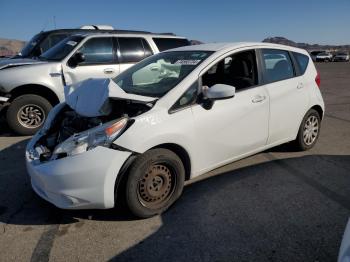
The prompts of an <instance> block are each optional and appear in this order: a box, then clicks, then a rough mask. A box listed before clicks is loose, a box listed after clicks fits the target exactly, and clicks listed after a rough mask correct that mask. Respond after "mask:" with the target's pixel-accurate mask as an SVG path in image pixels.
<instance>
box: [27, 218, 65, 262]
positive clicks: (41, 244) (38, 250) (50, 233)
mask: <svg viewBox="0 0 350 262" xmlns="http://www.w3.org/2000/svg"><path fill="white" fill-rule="evenodd" d="M59 227H60V224H55V225H50V226H49V228H48V229H47V230H46V231H45V232H44V233H43V234H42V235H41V237H40V239H39V241H38V243H37V244H36V246H35V248H34V251H33V253H32V257H31V259H30V261H32V262H34V261H35V262H37V261H40V262H44V261H49V260H50V253H51V249H52V246H53V242H54V241H55V237H56V233H57V231H58V229H59Z"/></svg>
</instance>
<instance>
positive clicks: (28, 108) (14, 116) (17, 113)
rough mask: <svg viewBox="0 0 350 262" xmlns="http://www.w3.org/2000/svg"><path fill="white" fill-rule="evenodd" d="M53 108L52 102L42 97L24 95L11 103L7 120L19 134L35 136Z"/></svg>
mask: <svg viewBox="0 0 350 262" xmlns="http://www.w3.org/2000/svg"><path fill="white" fill-rule="evenodd" d="M51 108H52V105H51V104H50V102H49V101H48V100H46V99H45V98H43V97H41V96H38V95H22V96H19V97H17V98H15V99H14V100H13V101H12V102H11V104H10V106H9V107H8V109H7V112H6V120H7V123H8V125H9V127H10V128H11V129H12V130H13V131H14V132H16V133H17V134H19V135H33V134H35V133H36V132H37V131H38V130H39V129H40V128H41V126H42V124H43V123H44V122H45V120H46V118H47V115H48V113H49V111H50V110H51ZM23 117H24V118H25V119H27V120H25V119H24V118H23ZM26 123H27V124H26Z"/></svg>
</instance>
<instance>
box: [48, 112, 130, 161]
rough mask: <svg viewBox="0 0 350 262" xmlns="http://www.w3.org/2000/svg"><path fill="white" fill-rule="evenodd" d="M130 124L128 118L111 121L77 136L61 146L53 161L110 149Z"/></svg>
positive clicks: (56, 150)
mask: <svg viewBox="0 0 350 262" xmlns="http://www.w3.org/2000/svg"><path fill="white" fill-rule="evenodd" d="M127 123H128V119H127V118H122V119H120V120H118V121H111V122H108V123H105V124H103V125H100V126H97V127H95V128H92V129H89V130H86V131H84V132H81V133H78V134H75V135H73V136H71V137H70V138H68V139H67V140H66V141H64V142H62V143H61V144H59V145H58V146H57V147H56V148H55V150H54V152H53V159H56V158H57V157H59V156H60V155H61V156H62V155H64V156H73V155H77V154H80V153H83V152H86V151H88V150H91V149H93V148H95V147H97V146H104V147H109V146H110V145H111V144H112V142H113V141H114V140H115V139H116V138H117V137H118V136H119V135H120V134H121V133H122V132H123V130H124V129H125V128H126V126H127Z"/></svg>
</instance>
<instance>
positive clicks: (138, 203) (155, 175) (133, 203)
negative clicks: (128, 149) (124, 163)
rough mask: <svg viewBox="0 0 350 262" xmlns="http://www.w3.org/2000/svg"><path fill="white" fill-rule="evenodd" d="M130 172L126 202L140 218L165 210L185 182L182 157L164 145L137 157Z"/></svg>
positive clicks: (180, 191) (179, 193)
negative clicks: (164, 147)
mask: <svg viewBox="0 0 350 262" xmlns="http://www.w3.org/2000/svg"><path fill="white" fill-rule="evenodd" d="M127 175H128V177H127V181H126V189H125V193H126V204H127V206H128V208H129V209H130V211H131V212H132V213H133V214H134V215H135V216H137V217H141V218H147V217H151V216H154V215H157V214H161V213H163V212H164V211H166V210H167V209H168V208H169V207H170V206H171V205H172V204H173V203H174V202H175V201H176V200H177V199H178V198H179V197H180V195H181V193H182V190H183V187H184V181H185V169H184V166H183V163H182V161H181V159H180V158H179V157H178V156H177V155H176V154H175V153H174V152H172V151H170V150H168V149H162V148H158V149H151V150H149V151H147V152H146V153H144V154H142V155H140V156H139V157H138V158H136V159H135V161H134V162H133V163H132V165H131V167H130V168H129V170H128V174H127ZM151 182H152V183H151ZM167 190H168V191H167ZM158 191H159V192H158ZM157 194H159V195H157ZM161 194H163V195H164V196H163V195H161ZM158 198H159V199H158Z"/></svg>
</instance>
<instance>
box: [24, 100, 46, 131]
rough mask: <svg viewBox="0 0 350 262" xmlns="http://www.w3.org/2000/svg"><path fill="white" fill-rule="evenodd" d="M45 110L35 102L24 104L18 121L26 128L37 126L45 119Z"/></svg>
mask: <svg viewBox="0 0 350 262" xmlns="http://www.w3.org/2000/svg"><path fill="white" fill-rule="evenodd" d="M45 118H46V116H45V112H44V110H43V109H42V108H41V107H40V106H38V105H34V104H29V105H25V106H22V107H21V108H20V109H19V110H18V113H17V120H18V122H19V123H20V124H21V125H22V126H24V127H26V128H37V127H39V126H40V125H41V124H42V123H43V122H44V121H45Z"/></svg>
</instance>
